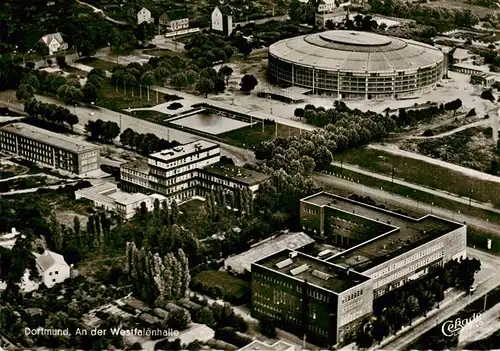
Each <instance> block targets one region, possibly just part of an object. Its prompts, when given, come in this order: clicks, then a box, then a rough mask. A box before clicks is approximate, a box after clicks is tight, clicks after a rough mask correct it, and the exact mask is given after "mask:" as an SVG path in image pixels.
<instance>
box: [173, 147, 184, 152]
mask: <svg viewBox="0 0 500 351" xmlns="http://www.w3.org/2000/svg"><path fill="white" fill-rule="evenodd" d="M172 150H174V151H175V152H179V151H182V150H183V148H182V147H180V146H176V147H174V148H172Z"/></svg>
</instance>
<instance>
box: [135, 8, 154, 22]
mask: <svg viewBox="0 0 500 351" xmlns="http://www.w3.org/2000/svg"><path fill="white" fill-rule="evenodd" d="M142 22H146V23H153V22H154V18H153V17H151V11H149V10H148V9H147V8H145V7H143V8H142V9H141V10H140V11H139V12H137V24H141V23H142Z"/></svg>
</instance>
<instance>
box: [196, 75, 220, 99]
mask: <svg viewBox="0 0 500 351" xmlns="http://www.w3.org/2000/svg"><path fill="white" fill-rule="evenodd" d="M214 87H215V86H214V82H213V81H212V80H210V79H208V78H201V79H200V80H199V81H198V83H196V90H197V91H198V92H199V93H200V94H205V99H206V98H207V97H208V93H211V92H212V91H213V90H214Z"/></svg>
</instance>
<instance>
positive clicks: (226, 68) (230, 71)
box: [219, 65, 233, 85]
mask: <svg viewBox="0 0 500 351" xmlns="http://www.w3.org/2000/svg"><path fill="white" fill-rule="evenodd" d="M219 74H222V76H223V77H224V78H225V80H226V85H228V84H229V77H230V76H231V74H233V69H232V68H231V67H229V66H226V65H224V66H222V67H221V68H220V69H219Z"/></svg>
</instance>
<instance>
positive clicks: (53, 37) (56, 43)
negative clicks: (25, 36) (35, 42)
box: [40, 32, 68, 55]
mask: <svg viewBox="0 0 500 351" xmlns="http://www.w3.org/2000/svg"><path fill="white" fill-rule="evenodd" d="M40 42H41V43H42V44H44V45H46V46H47V47H48V48H49V55H54V54H55V53H56V52H58V51H60V50H66V49H67V48H68V43H66V42H65V41H64V39H63V38H62V35H61V33H59V32H57V33H51V34H47V35H44V36H43V37H42V38H40Z"/></svg>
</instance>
